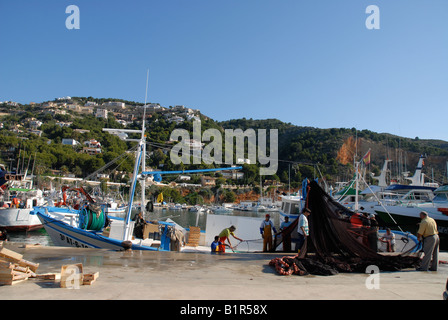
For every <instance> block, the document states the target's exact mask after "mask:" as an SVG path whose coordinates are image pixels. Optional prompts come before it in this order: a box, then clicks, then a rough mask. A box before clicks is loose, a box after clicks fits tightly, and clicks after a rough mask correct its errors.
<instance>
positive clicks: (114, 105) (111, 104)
mask: <svg viewBox="0 0 448 320" xmlns="http://www.w3.org/2000/svg"><path fill="white" fill-rule="evenodd" d="M103 106H104V107H106V108H112V109H124V108H125V107H126V104H125V103H124V102H118V101H109V102H106V103H104V104H103Z"/></svg>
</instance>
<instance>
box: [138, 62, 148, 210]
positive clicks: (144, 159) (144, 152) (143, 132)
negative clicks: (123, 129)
mask: <svg viewBox="0 0 448 320" xmlns="http://www.w3.org/2000/svg"><path fill="white" fill-rule="evenodd" d="M148 80H149V69H148V70H147V71H146V93H145V105H144V107H143V123H142V137H141V140H142V141H143V158H142V172H143V171H146V135H145V119H146V101H147V97H148ZM141 186H142V191H141V192H142V204H141V206H140V208H141V210H142V213H143V214H144V213H145V212H146V206H145V192H146V190H145V189H146V177H145V176H143V179H142V181H141Z"/></svg>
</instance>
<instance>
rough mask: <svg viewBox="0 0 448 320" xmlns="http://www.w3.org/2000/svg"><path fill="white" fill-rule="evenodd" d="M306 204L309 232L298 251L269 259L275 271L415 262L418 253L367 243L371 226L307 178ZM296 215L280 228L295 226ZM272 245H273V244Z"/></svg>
mask: <svg viewBox="0 0 448 320" xmlns="http://www.w3.org/2000/svg"><path fill="white" fill-rule="evenodd" d="M306 205H307V207H308V208H309V209H310V210H311V214H310V216H309V217H308V223H309V232H310V235H309V237H308V238H307V241H306V242H305V244H304V245H303V247H302V249H301V251H300V254H299V255H296V256H285V257H282V258H275V259H272V260H271V261H270V263H269V264H270V265H271V266H273V267H275V269H276V271H277V272H278V273H279V274H285V275H287V274H298V275H305V274H315V275H334V274H337V273H339V272H363V273H364V272H365V271H366V268H367V267H368V266H369V265H375V266H377V267H378V269H379V270H381V271H398V270H401V269H404V268H411V267H415V266H417V265H418V263H419V261H420V257H419V256H418V255H416V254H412V253H411V251H412V250H413V249H414V248H409V250H408V251H407V252H401V253H399V254H394V255H384V254H380V253H378V252H376V250H375V249H372V248H371V245H369V236H368V235H369V232H372V231H375V230H373V227H367V226H363V225H362V224H361V223H358V222H359V221H361V222H362V220H357V222H356V221H355V219H353V218H355V217H356V214H355V213H354V212H353V211H350V210H349V209H347V208H346V207H344V206H343V205H341V204H340V203H338V202H336V201H335V200H334V199H333V198H332V197H331V196H329V195H328V194H327V193H325V191H324V190H323V189H322V188H321V187H320V186H319V184H318V183H317V182H315V181H311V182H310V184H309V188H308V193H307V198H306ZM298 220H299V219H295V220H294V221H293V223H292V224H291V225H290V226H289V227H288V228H286V229H285V230H284V231H283V232H284V233H288V232H293V231H294V230H296V229H297V223H298ZM274 247H275V246H274Z"/></svg>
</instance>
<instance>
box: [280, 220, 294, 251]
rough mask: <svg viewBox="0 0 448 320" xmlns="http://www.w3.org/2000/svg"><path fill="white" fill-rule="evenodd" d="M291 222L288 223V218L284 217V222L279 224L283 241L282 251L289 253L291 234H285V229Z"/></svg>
mask: <svg viewBox="0 0 448 320" xmlns="http://www.w3.org/2000/svg"><path fill="white" fill-rule="evenodd" d="M291 223H292V222H291V221H289V217H288V216H286V217H285V221H283V222H282V223H281V224H280V233H281V234H282V238H283V239H282V240H283V251H284V252H290V251H291V233H290V232H286V229H287V228H288V227H289V226H290V225H291Z"/></svg>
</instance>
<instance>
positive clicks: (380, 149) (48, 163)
mask: <svg viewBox="0 0 448 320" xmlns="http://www.w3.org/2000/svg"><path fill="white" fill-rule="evenodd" d="M111 101H112V102H111ZM101 110H107V111H106V112H105V114H106V117H104V111H102V112H101ZM0 112H1V122H2V123H1V127H2V129H0V141H1V145H0V152H1V154H0V156H1V163H3V164H4V165H5V166H6V167H7V168H9V169H14V168H16V167H17V165H18V168H19V169H22V168H24V167H25V169H26V166H27V162H29V161H30V160H32V161H34V160H33V159H35V172H34V173H36V174H55V175H60V174H63V175H69V174H71V175H74V176H76V177H86V176H88V175H90V174H91V173H93V172H95V171H96V170H98V169H99V168H101V167H103V166H104V165H105V164H107V163H109V162H110V161H112V160H113V159H115V158H116V157H118V156H119V155H121V154H123V153H125V152H126V151H127V150H129V149H130V148H131V147H132V146H133V145H134V144H135V143H133V142H125V141H123V140H120V139H119V138H118V137H117V136H115V135H111V134H109V133H107V132H103V131H102V128H105V127H107V128H125V127H127V128H139V126H140V125H141V120H140V119H141V117H142V108H141V103H136V102H132V101H126V100H120V99H103V98H101V99H96V98H92V97H88V98H84V97H73V98H70V99H65V100H64V99H62V100H60V99H55V100H54V101H50V102H44V103H40V104H30V105H11V104H8V103H4V104H0ZM101 115H103V116H101ZM195 119H200V120H201V121H202V122H201V123H202V128H201V129H202V131H204V130H206V129H209V128H214V129H218V130H219V131H220V132H222V133H223V132H224V129H237V128H239V129H242V130H246V129H249V128H252V129H255V130H256V129H278V133H279V169H278V171H277V173H276V174H275V175H273V176H269V177H265V178H266V179H268V180H277V181H280V182H282V183H284V184H288V183H291V186H292V187H298V186H299V185H300V184H301V181H302V180H303V179H304V178H312V177H319V178H321V177H322V176H323V177H325V179H326V180H327V181H329V182H330V183H335V182H337V181H347V180H349V179H350V178H351V177H352V175H353V157H354V155H355V153H356V154H357V156H358V157H357V159H358V160H359V159H360V158H361V157H362V156H363V155H364V154H365V153H366V152H367V151H368V150H369V149H370V150H371V163H370V165H369V167H368V170H369V171H371V172H373V173H375V174H377V175H378V174H379V170H380V168H381V167H382V165H383V162H384V160H385V159H386V158H389V159H392V160H393V165H392V167H391V175H392V176H394V177H396V176H399V175H401V174H402V173H403V172H405V171H410V172H411V174H412V173H413V171H414V170H415V167H416V164H417V161H418V158H419V156H420V155H421V154H425V155H426V156H427V159H426V160H425V168H424V173H425V174H426V175H427V177H428V178H427V179H430V178H432V176H434V180H435V181H437V182H439V183H443V182H447V178H446V176H447V173H446V170H447V169H446V166H447V160H448V142H446V141H440V140H423V139H418V138H415V139H409V138H403V137H398V136H394V135H390V134H387V133H375V132H372V131H368V130H362V131H357V130H356V129H355V128H351V129H347V128H332V129H319V128H312V127H301V126H296V125H293V124H291V123H284V122H281V121H279V120H276V119H266V120H254V119H245V118H243V119H234V120H228V121H223V122H217V121H214V120H213V119H210V118H208V117H206V116H205V115H203V114H201V113H200V111H199V110H194V109H189V108H185V107H184V106H174V107H169V108H164V107H161V106H160V105H158V104H151V105H150V108H148V114H147V130H148V153H149V155H150V156H149V158H148V162H147V165H148V166H152V167H154V168H160V167H163V168H164V169H165V170H173V169H179V168H184V169H186V168H192V169H194V168H205V167H212V166H213V165H205V164H201V165H189V166H188V165H180V166H175V165H173V164H172V163H171V161H170V158H169V153H168V151H169V150H170V149H171V148H172V146H173V145H174V143H175V142H173V141H170V134H171V132H172V131H173V130H174V129H175V128H183V129H186V130H188V131H189V132H191V130H192V121H193V120H195ZM356 137H357V138H358V144H357V146H356V144H355V141H356ZM64 139H65V140H64ZM71 139H73V140H74V141H76V142H77V143H78V144H76V145H64V144H63V142H64V143H66V142H67V141H68V140H71ZM89 141H90V142H89ZM92 141H93V142H92ZM94 141H96V142H97V143H98V142H99V144H100V148H96V149H95V148H94V147H92V145H89V143H90V144H94V143H95V142H94ZM88 142H89V143H88ZM95 150H96V151H95ZM217 166H218V165H217ZM131 171H132V156H127V157H124V158H123V159H121V160H120V161H118V162H117V163H116V164H115V165H113V166H111V167H109V168H108V169H107V170H106V171H105V173H107V174H110V175H111V178H112V179H114V180H118V181H127V179H128V176H127V175H126V172H131ZM243 172H244V178H243V179H242V180H240V181H233V182H231V181H227V182H229V183H230V182H231V183H237V184H258V181H259V176H258V165H257V164H251V165H244V169H243ZM175 178H176V177H174V178H168V180H169V179H175ZM123 179H124V180H123ZM198 179H199V178H198V177H195V178H193V180H194V181H195V182H198V181H199V180H198Z"/></svg>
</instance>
